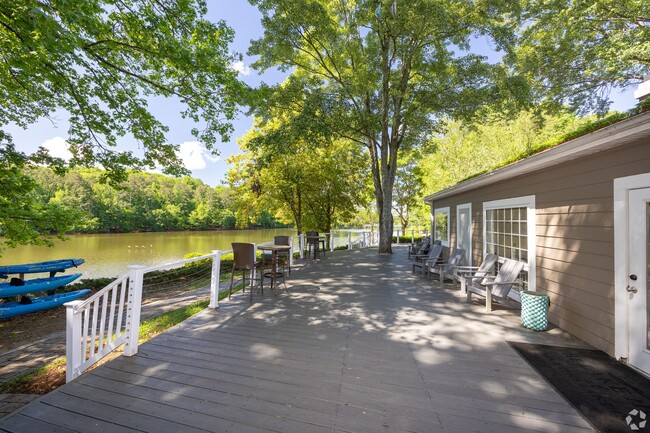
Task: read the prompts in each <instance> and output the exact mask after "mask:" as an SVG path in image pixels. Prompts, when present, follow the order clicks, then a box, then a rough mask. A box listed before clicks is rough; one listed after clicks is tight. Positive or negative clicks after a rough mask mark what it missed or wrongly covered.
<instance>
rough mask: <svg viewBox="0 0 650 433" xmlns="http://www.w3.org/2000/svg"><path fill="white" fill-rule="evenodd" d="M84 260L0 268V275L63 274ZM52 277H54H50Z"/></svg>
mask: <svg viewBox="0 0 650 433" xmlns="http://www.w3.org/2000/svg"><path fill="white" fill-rule="evenodd" d="M84 261H85V260H84V259H60V260H50V261H49V262H39V263H26V264H24V265H8V266H0V275H9V274H36V273H38V272H63V271H65V270H66V269H68V268H73V267H74V268H76V267H77V266H79V265H81V264H83V263H84ZM51 276H54V275H51Z"/></svg>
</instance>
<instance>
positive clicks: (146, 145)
mask: <svg viewBox="0 0 650 433" xmlns="http://www.w3.org/2000/svg"><path fill="white" fill-rule="evenodd" d="M206 11H207V10H206V5H205V2H204V1H203V0H159V1H155V2H154V1H147V0H119V1H108V0H88V1H84V2H68V1H62V0H54V1H51V2H39V1H36V0H15V1H11V2H3V3H2V5H0V52H2V59H3V61H2V63H0V101H2V105H3V109H2V110H1V111H0V125H2V126H4V125H7V124H8V123H14V124H16V125H18V126H22V127H27V126H28V125H29V124H30V123H32V122H34V121H36V120H38V119H39V118H43V117H46V118H49V119H50V120H52V121H53V122H54V121H55V120H54V118H53V115H54V113H55V112H56V115H57V116H60V115H61V110H63V111H64V115H65V114H67V115H68V119H67V120H68V121H69V123H70V129H69V131H68V133H69V136H68V138H67V140H68V142H69V143H70V151H71V152H72V154H73V155H74V157H73V159H72V161H71V164H72V165H86V166H93V165H95V164H101V165H102V166H103V167H104V168H106V169H107V170H109V171H107V172H106V173H107V174H109V175H114V176H119V175H123V174H124V169H125V168H126V167H149V168H154V166H155V165H160V166H162V167H163V170H164V171H165V172H166V173H170V174H186V173H187V171H186V170H185V169H184V168H183V166H182V164H181V163H180V160H179V158H178V156H177V155H176V153H175V151H176V150H177V145H175V144H172V143H169V142H168V141H167V140H166V139H165V134H166V132H167V131H168V127H167V126H165V125H163V124H162V123H161V122H160V121H158V120H157V119H156V118H155V117H154V116H153V115H152V114H151V113H150V111H149V110H148V98H173V99H175V100H177V101H179V102H180V103H181V104H180V105H182V106H183V107H184V109H183V111H182V112H181V113H180V114H181V115H182V116H183V117H187V118H189V119H191V120H193V121H194V122H196V123H198V122H200V121H201V120H203V121H204V123H205V127H204V128H194V129H193V131H192V133H193V134H194V135H195V136H197V138H198V139H200V141H201V142H202V143H204V144H205V146H206V147H207V148H209V149H212V148H213V145H214V144H215V142H216V139H217V136H218V135H220V136H222V137H227V135H228V133H229V132H230V131H231V125H230V123H229V122H228V120H229V119H232V116H233V114H234V112H235V109H236V107H235V102H236V96H237V92H238V91H239V90H241V87H240V84H239V82H238V81H237V79H236V76H237V75H236V74H237V73H236V72H235V71H234V70H233V69H232V68H231V66H230V65H231V63H232V62H233V61H234V60H236V57H235V56H233V55H232V54H230V52H229V49H228V44H229V43H230V42H231V41H232V38H233V31H232V30H231V29H230V28H229V27H228V26H227V25H226V24H225V23H224V22H223V21H220V22H217V23H211V22H209V21H207V20H205V19H204V15H205V13H206ZM127 134H130V135H131V136H132V137H133V139H135V140H136V141H137V142H138V143H139V144H140V148H141V150H142V153H143V155H142V157H141V158H139V157H138V156H136V155H134V154H133V153H132V152H129V151H118V150H115V148H116V147H117V145H118V138H119V137H124V136H125V135H127ZM43 154H44V151H42V153H41V155H40V156H43ZM45 159H46V160H48V161H49V162H50V163H57V164H59V165H60V164H62V161H61V160H58V161H54V160H52V159H47V158H45Z"/></svg>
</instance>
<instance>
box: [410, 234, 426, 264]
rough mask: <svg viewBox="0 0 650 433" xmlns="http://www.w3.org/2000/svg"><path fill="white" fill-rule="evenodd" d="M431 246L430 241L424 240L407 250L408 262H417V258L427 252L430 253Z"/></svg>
mask: <svg viewBox="0 0 650 433" xmlns="http://www.w3.org/2000/svg"><path fill="white" fill-rule="evenodd" d="M431 244H432V242H431V239H430V238H426V239H424V241H422V243H420V244H419V245H416V246H413V247H412V248H409V254H408V258H409V260H415V261H418V258H422V257H423V256H426V255H427V254H429V251H431Z"/></svg>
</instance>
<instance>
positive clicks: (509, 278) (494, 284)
mask: <svg viewBox="0 0 650 433" xmlns="http://www.w3.org/2000/svg"><path fill="white" fill-rule="evenodd" d="M524 265H525V263H524V262H520V261H517V260H511V259H506V260H505V261H504V262H503V264H502V265H501V268H500V269H499V273H498V274H497V275H496V277H494V278H490V277H485V278H483V279H482V280H480V281H477V280H473V279H472V280H468V281H467V302H471V300H472V293H475V294H477V295H481V296H485V310H486V311H487V312H488V313H489V312H490V311H492V299H493V298H496V299H497V300H503V301H505V300H506V298H507V297H508V293H510V290H512V285H513V284H515V283H516V282H517V276H518V275H519V273H520V272H521V270H522V269H524Z"/></svg>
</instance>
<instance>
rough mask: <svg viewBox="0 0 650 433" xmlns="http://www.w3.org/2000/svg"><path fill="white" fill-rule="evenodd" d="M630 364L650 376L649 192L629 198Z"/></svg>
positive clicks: (634, 192)
mask: <svg viewBox="0 0 650 433" xmlns="http://www.w3.org/2000/svg"><path fill="white" fill-rule="evenodd" d="M629 204H630V207H629V213H628V215H629V216H628V218H629V223H628V224H629V226H628V227H629V231H628V236H629V238H628V245H629V249H630V251H629V255H628V257H629V261H628V275H627V278H628V281H627V283H628V287H627V296H628V300H629V301H628V311H629V315H628V332H629V342H630V346H629V347H630V349H629V350H630V353H629V359H628V361H629V363H630V364H632V365H633V366H635V367H636V368H638V369H640V370H643V371H645V372H646V373H650V302H649V301H650V296H649V295H648V290H649V289H650V284H649V279H650V188H646V189H637V190H631V191H630V195H629Z"/></svg>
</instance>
